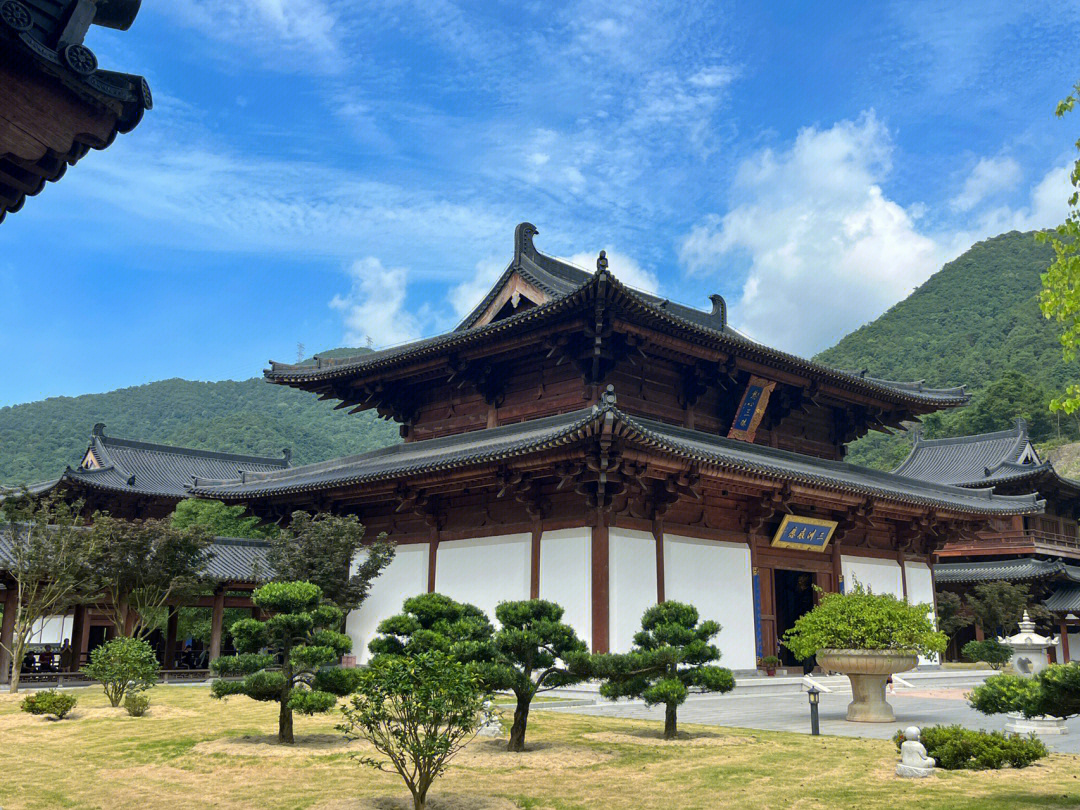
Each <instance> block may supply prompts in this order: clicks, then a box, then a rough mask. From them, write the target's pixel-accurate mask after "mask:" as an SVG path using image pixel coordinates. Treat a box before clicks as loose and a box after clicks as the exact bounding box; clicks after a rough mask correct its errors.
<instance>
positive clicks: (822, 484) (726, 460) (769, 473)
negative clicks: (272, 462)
mask: <svg viewBox="0 0 1080 810" xmlns="http://www.w3.org/2000/svg"><path fill="white" fill-rule="evenodd" d="M567 416H568V417H569V416H572V417H573V419H572V420H571V419H567V424H566V425H565V426H563V427H559V428H557V429H553V430H552V431H551V432H550V433H549V434H545V435H542V436H540V437H538V438H537V439H535V440H534V441H531V442H526V443H524V444H520V445H513V444H509V445H507V446H506V447H504V448H502V449H499V450H494V451H490V452H475V453H471V454H469V453H462V454H459V455H456V456H455V455H452V454H451V455H449V456H447V457H444V458H438V457H435V458H434V459H431V460H424V459H418V460H407V461H403V463H402V464H401V465H400V466H397V467H389V468H385V469H380V470H378V471H376V472H369V473H365V472H364V470H363V463H364V461H365V460H367V459H368V458H371V459H373V460H381V459H383V458H385V457H386V456H387V454H386V453H385V452H381V451H375V453H372V454H362V455H361V456H354V457H352V458H351V459H349V460H344V459H343V460H341V462H342V463H339V464H336V465H335V464H333V463H330V464H331V465H332V466H323V467H321V468H318V467H319V465H312V467H313V468H318V469H307V468H303V467H297V468H293V469H292V470H290V471H289V472H288V473H267V474H264V475H260V476H258V477H256V478H255V479H254V480H241V479H236V480H232V481H213V482H211V481H202V482H200V481H196V482H194V484H193V486H192V487H191V492H192V494H194V495H199V496H205V497H213V498H219V499H222V500H229V501H244V500H249V501H250V500H257V499H262V498H274V497H280V496H285V495H295V494H302V493H308V492H318V491H326V490H330V489H340V488H343V487H350V486H357V485H361V484H369V483H376V482H380V481H383V482H385V481H395V480H401V479H410V478H415V477H417V476H421V475H428V474H432V473H438V472H443V471H448V470H460V469H467V468H477V467H483V466H485V465H489V464H493V463H498V462H504V461H508V460H510V459H513V458H520V457H523V456H528V455H536V454H540V453H544V452H547V451H549V450H552V449H555V448H558V447H563V446H566V445H569V444H572V443H575V442H577V441H579V440H583V439H586V438H588V437H589V436H590V435H593V434H594V433H595V431H596V430H597V429H599V427H600V423H601V420H603V419H605V418H608V417H610V418H611V419H612V420H613V421H614V423H615V425H616V426H618V428H619V429H620V430H621V433H620V435H621V436H622V437H623V438H624V439H628V440H629V441H631V442H636V443H637V444H639V446H641V447H643V448H645V449H648V450H650V451H652V452H660V453H663V454H666V455H668V456H670V457H673V458H678V459H680V460H687V461H691V462H694V463H697V464H699V465H701V467H702V469H703V471H705V470H708V469H715V470H716V471H718V472H724V471H728V472H736V473H739V474H744V475H749V476H753V477H758V478H764V479H768V480H772V481H777V482H785V483H798V484H803V485H805V486H808V487H811V488H816V489H820V490H824V491H832V492H840V493H849V494H857V495H862V496H867V497H872V498H877V499H881V500H884V501H889V502H894V503H900V504H904V505H908V506H916V507H920V508H931V509H939V510H942V511H948V512H954V513H957V514H973V515H1001V514H1009V515H1012V514H1033V513H1038V512H1041V511H1042V509H1043V507H1044V505H1045V502H1044V501H1039V500H1038V499H1037V498H1035V497H1034V496H998V495H993V494H992V493H990V492H989V491H988V490H987V491H977V490H971V489H963V488H960V487H949V486H945V485H934V484H929V483H927V482H923V481H918V480H916V479H906V480H905V479H902V478H899V477H897V476H891V475H890V474H889V473H881V472H879V471H872V470H866V469H865V468H860V467H855V466H854V465H843V463H842V462H825V461H824V460H821V459H813V458H811V457H808V456H801V455H799V454H796V453H789V452H788V451H780V450H775V449H773V448H762V447H760V446H758V445H750V444H744V443H741V442H735V441H734V440H729V439H723V438H721V437H715V436H711V435H710V434H704V433H697V432H696V431H686V430H685V429H684V430H683V431H682V432H683V433H686V434H687V435H688V437H689V438H690V439H691V440H693V441H698V442H706V443H708V442H711V443H713V444H715V445H716V449H715V450H714V451H713V452H708V451H700V450H699V451H697V452H695V451H694V450H693V449H691V448H689V447H687V446H680V445H679V444H678V440H677V439H675V440H673V439H672V438H671V437H666V436H663V435H661V434H660V433H658V432H657V430H655V429H652V428H650V427H648V426H647V425H646V424H643V422H642V421H639V420H637V419H635V418H634V417H631V416H628V415H627V414H625V413H623V412H622V411H620V410H619V409H618V408H616V407H615V406H614V405H612V404H604V405H599V406H595V407H594V408H593V409H592V410H590V411H579V412H577V413H576V414H571V415H567ZM522 424H524V425H528V423H522ZM507 427H510V428H515V427H519V426H507ZM500 430H501V429H500V428H489V429H487V430H486V431H477V432H474V433H473V434H471V435H469V434H466V435H468V436H469V441H470V442H471V443H474V444H475V443H476V442H477V441H478V439H479V438H481V434H483V433H485V432H489V431H490V432H493V434H494V433H495V432H498V431H500ZM498 435H502V434H498ZM507 435H512V434H507ZM445 438H446V439H448V440H449V439H454V438H456V437H445ZM427 441H428V442H440V441H443V440H430V439H429V440H427ZM423 444H426V442H425V443H423ZM729 445H730V446H729ZM437 446H438V447H443V446H447V447H452V442H450V441H445V442H444V444H442V445H437ZM401 447H404V445H402V446H401ZM725 449H726V450H727V452H726V453H725V452H724V451H725ZM736 451H737V452H736ZM403 452H408V451H403ZM740 453H742V454H745V455H747V456H749V457H750V458H746V459H739V458H738V457H737V456H738V455H739V454H740ZM755 455H757V456H758V459H757V462H756V463H755V461H754V458H753V456H755ZM770 460H771V463H770ZM785 460H786V461H787V462H788V464H790V465H796V466H797V465H803V466H805V465H809V466H811V467H812V466H814V465H817V466H821V467H822V469H821V470H820V471H819V472H817V473H814V472H812V471H809V472H808V471H799V470H796V469H791V468H787V469H785V467H784V463H783V462H784V461H785ZM324 464H325V463H324ZM828 464H833V465H837V466H838V468H839V469H840V470H841V471H843V472H845V473H847V474H850V475H855V476H858V475H863V476H866V477H867V479H868V480H867V481H866V482H864V483H861V484H860V483H852V482H850V481H843V480H838V479H837V478H835V477H833V478H830V477H829V474H828ZM335 471H338V472H335ZM309 474H310V475H315V476H322V477H316V478H315V479H314V480H303V477H304V476H305V475H309ZM290 478H291V479H294V480H293V481H291V482H290V480H289V479H290ZM878 478H880V479H882V480H881V481H877V482H876V483H875V480H876V479H878ZM890 483H891V484H892V485H893V486H895V487H897V489H893V490H890V489H889V488H888V487H886V486H885V485H886V484H890ZM905 490H907V491H905Z"/></svg>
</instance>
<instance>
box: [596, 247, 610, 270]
mask: <svg viewBox="0 0 1080 810" xmlns="http://www.w3.org/2000/svg"><path fill="white" fill-rule="evenodd" d="M607 268H608V260H607V251H606V250H601V251H600V255H599V256H597V257H596V270H597V272H602V271H604V270H607Z"/></svg>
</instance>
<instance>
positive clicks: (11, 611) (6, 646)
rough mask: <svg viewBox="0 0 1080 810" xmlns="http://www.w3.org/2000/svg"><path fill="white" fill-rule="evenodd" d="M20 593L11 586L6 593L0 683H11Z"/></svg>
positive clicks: (0, 638)
mask: <svg viewBox="0 0 1080 810" xmlns="http://www.w3.org/2000/svg"><path fill="white" fill-rule="evenodd" d="M18 596H19V592H18V591H17V590H15V588H13V587H11V586H10V583H9V587H8V589H7V590H6V591H4V622H3V624H0V645H3V646H0V683H10V682H11V672H10V670H11V653H10V652H9V650H10V649H11V642H12V638H13V636H14V635H15V610H16V608H17V607H18Z"/></svg>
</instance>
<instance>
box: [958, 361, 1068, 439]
mask: <svg viewBox="0 0 1080 810" xmlns="http://www.w3.org/2000/svg"><path fill="white" fill-rule="evenodd" d="M1049 403H1050V397H1049V395H1048V394H1047V393H1046V392H1045V391H1044V390H1043V389H1042V388H1041V387H1039V386H1038V385H1036V384H1035V383H1034V382H1033V381H1032V380H1031V378H1029V377H1027V376H1025V375H1024V374H1021V373H1020V372H1018V371H1014V370H1012V369H1009V370H1007V371H1005V372H1004V373H1003V374H1002V375H1001V376H1000V377H998V378H997V379H996V380H995V381H994V382H992V383H991V384H990V385H989V386H987V387H986V389H984V390H983V391H982V392H981V393H980V394H979V395H978V396H977V397H976V398H975V401H974V402H973V403H972V404H971V405H970V406H968V407H967V408H964V409H962V410H960V411H958V412H957V415H958V417H957V424H956V425H955V427H953V428H952V430H950V431H949V433H950V434H951V435H956V436H966V435H969V434H972V433H991V432H993V431H996V430H1005V429H1007V428H1009V427H1011V426H1012V425H1013V423H1014V422H1015V421H1016V418H1017V417H1023V418H1024V420H1025V421H1027V423H1028V435H1029V436H1030V437H1031V439H1032V441H1044V440H1045V439H1049V438H1050V437H1051V436H1052V435H1053V430H1054V422H1053V420H1052V419H1051V417H1050V410H1049Z"/></svg>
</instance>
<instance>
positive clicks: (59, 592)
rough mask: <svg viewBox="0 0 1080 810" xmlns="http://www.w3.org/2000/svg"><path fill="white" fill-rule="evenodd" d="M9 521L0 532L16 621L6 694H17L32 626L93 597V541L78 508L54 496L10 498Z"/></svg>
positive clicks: (8, 651) (6, 648) (7, 511)
mask: <svg viewBox="0 0 1080 810" xmlns="http://www.w3.org/2000/svg"><path fill="white" fill-rule="evenodd" d="M3 507H4V514H5V516H6V517H7V518H8V519H10V520H11V521H12V522H11V523H9V524H8V525H7V526H6V527H0V530H2V531H5V532H7V533H8V534H9V535H10V538H11V558H10V559H9V560H7V561H6V563H5V565H4V567H5V568H6V569H7V573H8V576H9V577H11V579H13V580H14V581H15V593H16V597H15V621H14V625H13V627H14V629H13V632H12V639H11V646H10V647H5V648H4V649H5V650H6V651H7V653H8V654H9V655H10V656H11V660H12V662H13V665H12V667H11V682H10V684H9V687H8V688H9V690H10V691H11V692H18V691H19V680H20V670H21V667H20V664H21V663H22V660H23V658H24V656H25V655H26V649H27V646H28V645H29V643H30V638H31V636H32V634H33V631H34V626H35V625H36V624H37V623H38V622H39V621H41V620H43V619H44V618H46V617H47V616H54V615H57V614H60V613H66V612H67V610H68V609H69V608H70V607H72V606H73V605H75V604H78V603H79V602H80V601H81V600H83V599H84V598H86V597H87V596H88V595H89V594H90V593H92V591H93V589H92V587H88V585H87V583H88V580H89V570H90V569H89V560H90V558H91V556H92V554H93V550H94V547H93V542H94V539H93V538H92V537H91V536H90V533H89V532H87V531H86V530H85V529H83V528H81V527H80V526H79V519H78V514H79V511H80V509H81V504H79V503H74V504H70V505H69V504H66V503H64V502H63V501H62V500H60V498H58V497H51V498H42V499H33V498H18V497H16V498H13V499H10V500H8V501H6V502H5V503H4V505H3Z"/></svg>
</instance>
